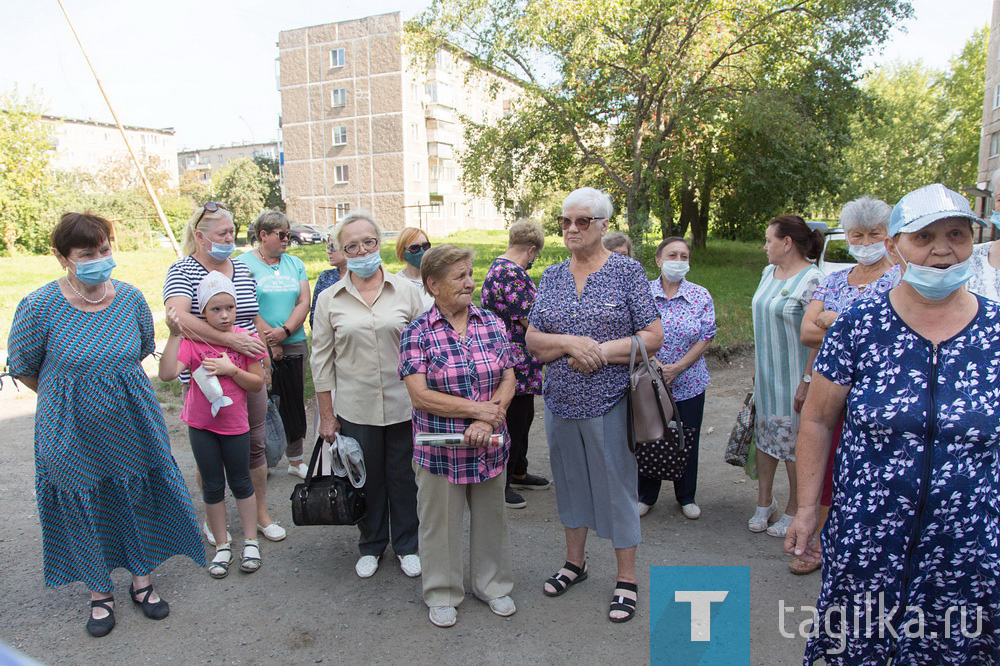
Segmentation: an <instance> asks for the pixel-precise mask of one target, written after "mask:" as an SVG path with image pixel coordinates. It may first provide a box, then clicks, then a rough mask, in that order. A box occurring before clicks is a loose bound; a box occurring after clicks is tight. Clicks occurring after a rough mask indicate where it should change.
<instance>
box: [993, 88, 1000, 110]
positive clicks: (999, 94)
mask: <svg viewBox="0 0 1000 666" xmlns="http://www.w3.org/2000/svg"><path fill="white" fill-rule="evenodd" d="M993 108H994V109H1000V85H998V86H996V87H995V88H994V89H993Z"/></svg>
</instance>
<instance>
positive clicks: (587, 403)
mask: <svg viewBox="0 0 1000 666" xmlns="http://www.w3.org/2000/svg"><path fill="white" fill-rule="evenodd" d="M569 264H570V260H566V261H564V262H562V263H561V264H556V265H555V266H550V267H549V268H547V269H545V272H544V273H543V274H542V281H541V283H540V284H539V285H538V294H537V296H536V298H535V305H534V307H532V308H531V316H530V317H529V322H530V323H531V325H532V326H534V327H535V328H537V329H538V330H539V331H541V332H542V333H553V334H561V335H578V336H586V337H589V338H592V339H594V340H596V341H597V342H607V341H609V340H618V339H621V338H628V337H631V336H633V335H635V334H636V333H637V332H639V331H641V330H642V329H644V328H646V327H647V326H649V325H650V324H652V323H653V322H654V321H656V320H658V319H659V318H660V313H659V311H658V310H657V309H656V303H654V302H653V297H652V295H651V294H650V293H649V285H648V284H647V283H646V274H645V273H644V272H643V270H642V266H640V265H639V262H637V261H636V260H635V259H630V258H629V257H625V256H622V255H620V254H615V253H613V252H612V253H611V255H610V256H609V257H608V260H607V261H606V262H605V263H604V266H602V267H601V268H600V269H599V270H597V271H595V272H593V273H591V274H590V275H589V276H587V281H586V283H585V284H584V287H583V291H582V292H581V293H580V295H579V296H577V293H576V283H575V282H574V280H573V274H572V273H570V270H569ZM568 361H569V357H567V356H564V357H562V358H558V359H556V360H554V361H552V362H550V363H548V364H547V365H546V368H545V385H544V387H543V391H542V394H543V395H544V397H545V406H546V407H548V408H549V409H550V410H552V413H553V414H555V415H556V416H560V417H562V418H564V419H590V418H595V417H598V416H603V415H604V414H606V413H608V412H609V411H610V410H611V408H612V407H614V406H615V405H616V404H618V401H620V400H621V399H622V398H623V397H624V396H625V389H626V388H627V387H628V365H619V364H611V365H607V366H605V367H603V368H601V369H600V370H598V371H597V372H593V373H590V374H589V375H588V374H584V373H582V372H578V371H576V370H572V369H570V367H569V363H568Z"/></svg>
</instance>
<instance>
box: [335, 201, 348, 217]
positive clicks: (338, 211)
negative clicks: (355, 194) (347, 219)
mask: <svg viewBox="0 0 1000 666" xmlns="http://www.w3.org/2000/svg"><path fill="white" fill-rule="evenodd" d="M349 212H351V204H349V203H344V202H341V203H339V204H336V206H335V207H334V209H333V221H334V222H340V220H341V218H343V217H344V216H345V215H347V214H348V213H349Z"/></svg>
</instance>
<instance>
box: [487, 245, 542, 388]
mask: <svg viewBox="0 0 1000 666" xmlns="http://www.w3.org/2000/svg"><path fill="white" fill-rule="evenodd" d="M481 299H482V303H483V307H484V308H486V309H487V310H490V311H492V312H493V313H494V314H495V315H497V316H498V317H500V319H501V321H503V323H504V325H505V326H506V327H507V333H508V334H509V335H510V352H511V356H512V358H513V361H514V376H515V377H516V378H517V388H516V389H515V393H516V394H517V395H538V394H539V393H541V392H542V364H541V363H540V362H538V361H537V360H535V357H534V356H532V355H531V354H529V353H528V345H527V344H526V343H525V341H524V334H525V332H526V331H527V330H528V329H527V327H526V326H525V325H524V324H522V323H521V320H522V319H527V318H528V315H529V314H530V313H531V306H532V305H534V304H535V283H534V282H532V281H531V277H530V276H529V275H528V271H526V270H524V269H523V268H522V267H521V266H520V265H518V264H516V263H514V262H513V261H510V260H509V259H504V258H503V257H497V258H496V259H494V260H493V265H492V266H490V270H489V272H488V273H486V279H485V280H483V291H482V296H481Z"/></svg>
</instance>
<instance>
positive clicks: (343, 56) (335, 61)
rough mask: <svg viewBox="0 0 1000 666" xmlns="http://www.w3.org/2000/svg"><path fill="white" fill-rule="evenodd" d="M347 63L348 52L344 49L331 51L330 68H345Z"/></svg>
mask: <svg viewBox="0 0 1000 666" xmlns="http://www.w3.org/2000/svg"><path fill="white" fill-rule="evenodd" d="M346 61H347V52H346V51H345V50H344V49H330V68H331V69H332V68H334V67H343V66H344V63H345V62H346Z"/></svg>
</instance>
